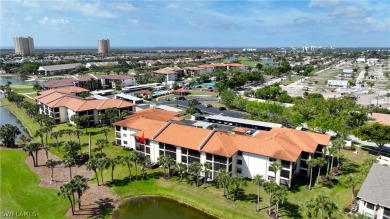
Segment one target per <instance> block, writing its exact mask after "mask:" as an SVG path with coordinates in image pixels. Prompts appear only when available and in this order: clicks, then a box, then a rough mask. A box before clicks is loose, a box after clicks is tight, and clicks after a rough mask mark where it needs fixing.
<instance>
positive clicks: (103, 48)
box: [98, 39, 110, 54]
mask: <svg viewBox="0 0 390 219" xmlns="http://www.w3.org/2000/svg"><path fill="white" fill-rule="evenodd" d="M109 52H110V40H109V39H101V40H98V53H99V54H108V53H109Z"/></svg>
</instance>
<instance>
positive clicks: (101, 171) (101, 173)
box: [100, 169, 104, 185]
mask: <svg viewBox="0 0 390 219" xmlns="http://www.w3.org/2000/svg"><path fill="white" fill-rule="evenodd" d="M100 179H101V180H102V185H104V179H103V169H102V170H100Z"/></svg>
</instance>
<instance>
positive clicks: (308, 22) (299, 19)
mask: <svg viewBox="0 0 390 219" xmlns="http://www.w3.org/2000/svg"><path fill="white" fill-rule="evenodd" d="M293 23H294V24H298V25H312V24H315V23H316V21H315V20H314V19H312V18H309V17H297V18H295V19H294V20H293Z"/></svg>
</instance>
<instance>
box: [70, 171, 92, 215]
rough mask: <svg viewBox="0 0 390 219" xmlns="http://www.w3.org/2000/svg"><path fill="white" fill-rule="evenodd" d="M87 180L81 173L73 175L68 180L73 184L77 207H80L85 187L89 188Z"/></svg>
mask: <svg viewBox="0 0 390 219" xmlns="http://www.w3.org/2000/svg"><path fill="white" fill-rule="evenodd" d="M87 182H88V180H87V179H86V178H84V177H83V176H81V175H75V176H74V177H73V179H72V180H71V181H70V183H71V184H72V185H73V188H74V190H75V192H76V193H77V201H78V204H79V209H81V196H82V195H83V193H84V192H85V191H86V190H87V189H89V186H88V183H87Z"/></svg>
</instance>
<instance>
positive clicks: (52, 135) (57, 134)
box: [51, 131, 62, 152]
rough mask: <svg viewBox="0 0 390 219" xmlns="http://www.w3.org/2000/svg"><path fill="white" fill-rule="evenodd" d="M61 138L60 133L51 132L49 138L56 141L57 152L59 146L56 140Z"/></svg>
mask: <svg viewBox="0 0 390 219" xmlns="http://www.w3.org/2000/svg"><path fill="white" fill-rule="evenodd" d="M61 136H62V132H60V131H58V132H52V133H51V137H52V138H55V139H56V145H57V152H60V144H59V142H58V138H60V137H61Z"/></svg>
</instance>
